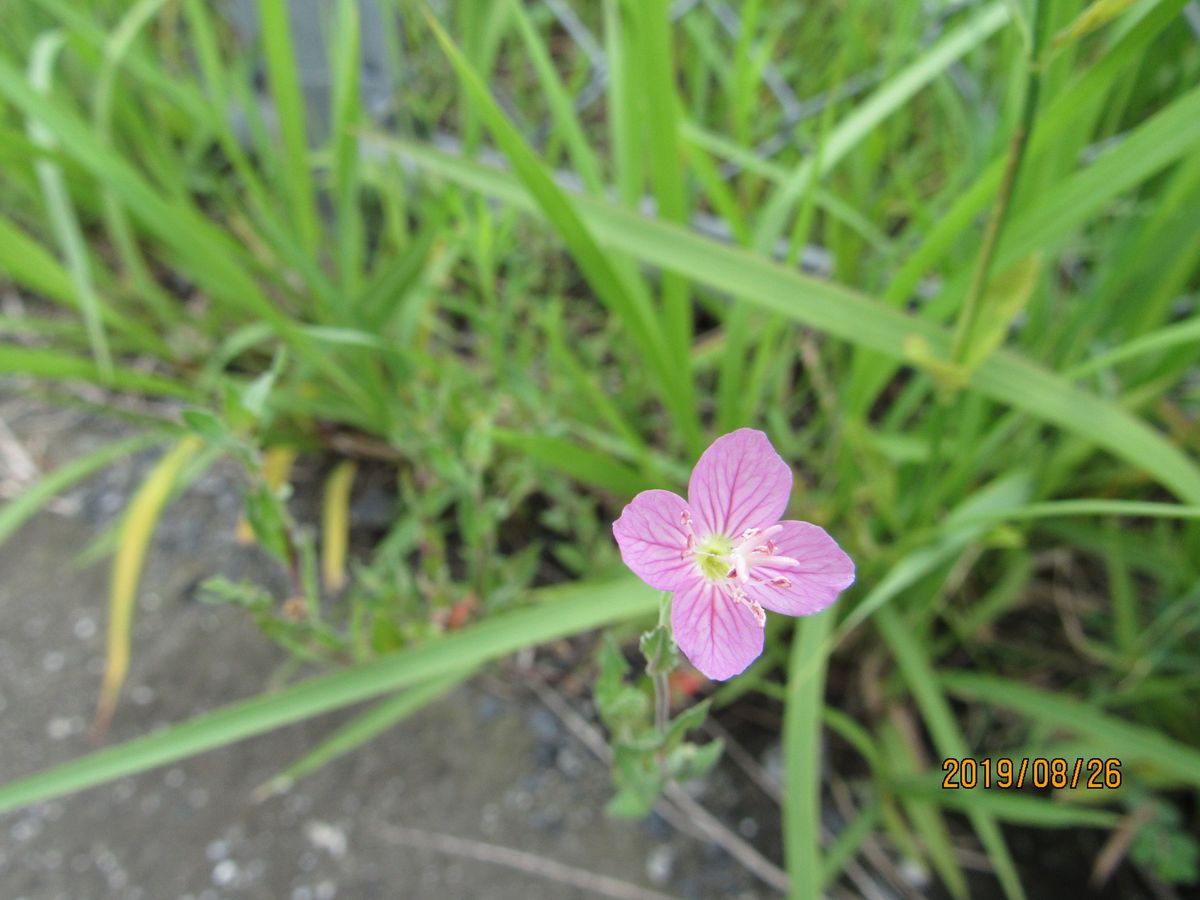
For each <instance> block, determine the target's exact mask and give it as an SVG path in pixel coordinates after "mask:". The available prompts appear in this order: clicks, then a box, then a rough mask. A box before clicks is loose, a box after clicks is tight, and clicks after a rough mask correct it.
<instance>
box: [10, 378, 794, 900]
mask: <svg viewBox="0 0 1200 900" xmlns="http://www.w3.org/2000/svg"><path fill="white" fill-rule="evenodd" d="M0 420H3V421H4V422H5V423H7V429H9V431H8V435H7V439H10V440H15V441H16V442H17V444H19V447H20V450H21V451H22V452H25V453H27V454H28V456H29V458H30V459H32V460H33V461H34V462H36V463H37V464H38V465H39V466H43V467H45V468H51V467H53V466H54V465H57V464H60V463H62V462H63V461H65V460H67V459H70V458H73V457H75V456H77V455H79V454H81V453H83V452H86V450H87V449H89V448H91V447H95V446H99V445H100V444H102V443H106V442H107V441H109V440H111V439H112V438H113V437H114V436H116V435H118V434H120V427H119V426H114V425H112V424H111V423H108V422H104V421H102V420H97V419H96V418H95V417H92V416H88V415H85V414H80V413H63V412H53V411H50V410H47V409H44V408H40V407H37V406H35V405H30V404H28V403H25V402H24V401H22V400H21V399H20V398H19V397H13V396H12V395H11V394H10V395H9V396H8V397H7V398H0ZM10 449H11V447H10ZM153 458H154V455H153V453H150V454H148V455H141V456H138V457H136V458H131V459H129V460H125V461H122V463H121V464H119V465H117V466H115V467H113V468H112V469H110V470H108V471H106V472H105V473H103V474H101V475H98V476H97V477H95V478H93V479H91V480H90V481H89V482H88V483H87V484H85V485H83V486H81V487H79V488H77V489H75V490H73V491H71V492H69V493H68V495H67V497H66V499H65V501H62V502H61V503H60V504H59V509H58V511H57V512H45V513H42V514H40V515H39V516H37V517H36V518H34V519H33V520H32V521H30V522H29V523H28V524H27V525H26V526H25V527H23V528H22V529H21V531H20V532H19V533H18V534H16V535H14V536H13V538H12V539H10V541H9V542H8V543H7V544H5V545H4V546H3V547H0V782H6V781H9V780H11V779H14V778H18V777H20V776H23V775H27V774H30V773H32V772H35V771H37V770H39V769H41V768H44V767H46V766H48V765H52V764H54V763H58V762H62V761H65V760H68V759H71V758H73V757H76V756H78V755H80V754H83V753H86V752H87V751H88V750H89V749H91V745H90V744H89V742H88V738H87V735H86V731H87V726H88V724H89V722H90V719H91V716H92V713H93V711H94V706H95V701H96V693H97V688H98V684H99V677H100V673H101V672H102V669H103V646H104V619H105V612H104V610H105V604H106V597H107V581H108V569H107V565H106V564H105V563H100V564H96V565H90V566H86V567H82V568H81V567H79V566H77V565H76V564H75V562H74V560H75V559H76V557H77V555H78V554H79V553H80V551H81V550H82V549H83V548H84V547H86V546H87V545H88V544H89V543H90V542H91V541H92V540H93V539H94V538H95V537H96V536H97V535H98V534H100V533H101V531H102V528H103V526H104V525H105V524H106V523H108V522H111V521H112V520H113V517H114V516H115V515H116V514H117V513H118V512H119V510H120V508H121V506H122V504H123V502H124V500H125V499H126V498H127V497H128V496H129V494H130V492H131V491H132V490H133V489H134V488H135V487H136V485H137V483H138V478H139V477H140V475H142V474H144V472H145V471H146V466H147V465H148V464H149V463H150V462H151V461H152V460H153ZM12 463H13V460H12V459H11V458H9V465H10V472H9V473H8V474H9V475H10V476H11V475H13V474H14V473H13V472H12V471H11V466H12ZM0 465H4V462H3V460H0ZM229 474H230V473H228V472H227V471H226V472H223V471H222V470H221V469H220V468H218V469H217V470H216V471H215V472H214V473H213V474H210V475H206V476H204V477H202V478H201V479H200V481H199V482H197V484H196V485H195V487H194V488H192V489H191V490H190V491H189V492H188V493H187V494H186V495H185V496H184V497H182V498H181V499H180V500H179V501H178V502H177V503H175V504H174V505H173V506H172V507H171V508H170V509H169V511H168V513H167V515H166V516H165V519H164V522H163V524H162V527H161V529H160V532H159V533H158V536H157V538H156V540H155V543H154V546H153V550H152V553H151V556H150V559H149V562H148V565H147V568H146V572H145V575H144V578H143V582H142V588H141V591H140V597H139V605H138V610H137V614H136V625H135V633H134V647H133V660H132V667H131V671H130V674H129V678H128V681H127V682H126V686H125V689H124V692H123V696H122V702H121V705H120V708H119V709H118V712H117V715H116V718H115V720H114V722H113V725H112V728H111V730H110V732H109V734H108V737H107V741H108V742H117V741H120V740H123V739H126V738H130V737H133V736H136V735H139V734H144V733H146V732H148V731H151V730H153V729H155V728H159V727H162V726H163V725H165V724H167V723H172V722H178V721H181V720H183V719H185V718H188V717H189V716H192V715H195V714H197V713H200V712H202V711H205V710H209V709H213V708H215V707H218V706H221V705H224V704H226V703H229V702H232V701H234V700H237V699H240V698H243V697H246V696H248V695H250V694H253V693H255V692H257V691H259V690H261V689H262V688H263V687H264V686H266V685H268V684H270V683H272V680H273V679H276V680H278V679H280V678H282V677H283V676H284V674H285V672H286V671H289V670H286V669H285V668H284V667H285V664H286V662H287V660H286V656H285V654H284V653H283V652H282V651H281V650H279V649H278V648H276V647H275V646H274V645H273V644H271V643H270V642H269V641H267V640H266V639H265V638H263V637H262V636H261V635H260V634H259V632H258V631H257V629H256V628H255V627H254V626H253V624H252V623H251V622H250V621H249V620H248V619H247V618H246V617H245V615H244V614H243V613H242V612H241V611H239V610H236V609H231V608H215V607H210V606H207V605H205V604H202V603H200V602H197V601H196V600H194V599H193V598H192V594H193V592H194V587H195V585H196V583H197V581H198V580H199V579H201V578H203V577H207V576H209V575H213V574H217V573H223V574H225V575H227V576H229V577H233V578H239V577H251V576H256V577H262V578H268V579H269V578H271V577H275V576H274V575H273V574H272V573H271V572H270V571H269V568H268V566H267V564H266V563H264V561H263V558H262V557H261V556H260V555H259V554H258V552H257V551H256V550H255V549H253V548H246V547H242V546H239V545H237V544H236V543H235V541H234V539H233V534H234V523H235V522H236V519H237V500H236V494H235V492H234V490H233V489H232V486H231V483H230V482H229V480H228V476H229ZM345 718H346V713H338V714H334V715H331V716H325V717H322V718H320V719H317V720H313V721H310V722H307V723H303V724H301V725H296V726H292V727H289V728H286V729H282V730H279V731H275V732H272V733H269V734H266V735H263V736H261V737H258V738H256V739H252V740H249V741H245V742H243V743H240V744H236V745H233V746H230V747H227V748H223V749H220V750H216V751H212V752H209V753H205V754H203V755H201V756H199V757H196V758H193V759H190V760H188V761H185V762H182V763H180V764H178V765H174V766H170V767H167V768H165V769H159V770H155V771H151V772H147V773H145V774H143V775H141V776H138V777H133V778H126V779H123V780H121V781H119V782H116V783H114V784H110V785H107V786H103V787H99V788H95V789H92V790H88V791H85V792H83V793H80V794H77V795H74V796H69V797H66V798H62V799H58V800H53V801H49V802H45V803H41V804H38V805H37V806H34V807H32V808H29V809H25V810H22V811H19V812H15V813H10V814H8V815H5V816H0V833H2V834H3V839H0V898H3V900H19V898H28V900H35V898H36V900H43V898H45V900H51V898H71V900H75V898H128V900H139V898H140V900H160V898H179V900H184V898H190V900H218V898H247V900H249V898H262V900H281V898H282V900H288V898H291V900H331V898H335V897H339V898H355V900H357V898H373V897H378V898H413V900H422V898H438V900H447V898H460V897H461V898H481V897H482V898H494V900H507V898H512V900H536V898H555V900H559V898H573V897H593V896H601V895H603V894H600V893H597V891H596V889H595V888H596V886H595V885H594V884H593V886H592V887H588V886H587V884H586V883H585V882H586V879H585V875H584V874H583V873H592V874H594V875H600V876H608V877H610V878H612V879H618V880H619V881H620V882H622V883H624V887H622V886H621V885H612V884H609V885H607V889H609V890H610V891H622V890H624V891H627V893H626V896H629V897H651V896H661V895H663V894H665V895H668V896H679V897H698V898H699V897H735V898H741V897H745V898H753V897H760V896H773V894H772V893H771V892H770V891H769V890H768V889H766V888H764V887H762V886H761V884H760V883H758V882H756V881H755V880H754V879H753V878H752V877H751V876H749V875H748V874H747V873H746V872H745V871H744V870H742V869H741V868H740V867H739V866H738V865H736V864H734V863H733V862H732V861H731V860H730V858H729V857H728V856H727V855H725V853H724V852H722V851H720V850H718V849H716V848H714V847H711V846H706V845H704V844H703V843H702V842H700V841H698V840H696V839H694V838H692V837H689V836H686V835H682V834H680V833H678V832H676V831H675V830H674V829H673V828H671V827H670V826H669V825H667V824H666V823H665V822H663V821H662V820H661V819H658V818H657V817H651V819H650V820H648V821H647V822H643V823H630V822H621V821H612V820H609V819H607V818H606V817H605V816H604V815H603V812H602V807H603V804H604V802H605V801H606V800H607V799H608V797H609V796H610V786H609V778H608V773H607V771H606V769H605V767H604V765H603V764H601V763H600V762H598V761H597V760H596V759H595V757H593V756H592V755H590V754H589V752H588V751H587V749H586V748H585V747H584V746H582V744H580V743H579V742H578V741H577V740H576V739H575V738H574V737H573V736H571V735H570V734H569V733H567V731H566V730H565V729H564V728H563V727H562V725H561V723H560V721H559V720H558V719H557V717H556V716H554V715H553V714H552V713H551V712H550V711H549V710H548V709H547V708H546V707H545V706H543V705H542V704H541V703H540V702H539V701H538V700H537V698H536V697H534V696H533V695H532V694H531V693H529V692H528V691H527V690H524V689H523V688H522V687H521V686H520V685H513V684H512V683H511V682H506V681H504V680H502V679H501V678H497V677H495V676H493V677H491V678H486V679H483V680H480V681H477V682H476V683H474V684H471V685H468V686H466V687H464V688H462V689H460V690H458V691H456V692H454V693H452V694H451V695H449V696H447V697H446V698H443V699H442V700H441V701H440V702H438V703H437V704H435V705H434V706H432V707H430V708H427V709H426V710H424V711H423V712H421V713H420V714H418V715H416V716H415V717H413V718H412V719H410V720H408V721H407V722H405V723H403V724H401V725H400V726H398V727H397V728H395V729H393V730H392V731H390V732H388V733H387V734H385V735H383V736H381V737H379V738H377V739H376V740H375V741H373V742H372V743H370V744H369V745H367V746H366V747H364V748H361V749H359V750H358V751H355V752H353V753H351V754H349V755H348V756H345V757H342V758H341V759H339V760H337V761H335V762H334V763H332V764H330V765H328V766H327V767H326V768H324V769H322V770H321V771H319V772H317V773H316V774H314V775H311V776H309V777H308V778H307V779H304V780H302V781H301V782H300V783H299V784H298V785H297V786H296V787H294V788H293V789H292V791H291V792H290V793H288V794H285V795H281V796H276V797H274V798H271V799H268V800H266V801H264V802H261V803H257V802H254V801H253V800H252V799H251V796H250V795H251V793H252V791H253V790H254V788H256V787H257V786H259V785H260V784H262V783H263V782H265V781H267V780H268V779H269V778H271V777H272V776H273V775H275V774H277V773H278V772H279V770H280V769H281V768H282V767H284V766H285V765H287V764H288V763H289V762H291V761H293V760H294V759H296V758H297V757H298V756H300V755H301V754H302V753H303V752H304V751H305V750H306V749H307V748H309V747H311V746H313V745H314V744H315V743H316V742H317V741H319V740H320V739H321V738H322V737H323V736H325V735H327V734H328V733H330V731H331V730H332V729H334V728H336V727H337V725H338V724H339V723H340V722H342V721H344V720H345ZM706 790H707V792H708V793H707V794H706V798H705V802H706V804H710V801H711V804H710V808H712V809H713V810H714V811H718V812H719V811H720V810H721V806H722V803H721V799H720V798H721V796H722V792H724V795H725V796H726V797H728V796H729V794H730V792H731V791H732V792H734V793H735V794H736V792H737V789H736V788H734V787H733V786H732V785H731V783H730V781H729V778H728V776H722V775H720V774H718V776H717V777H716V778H715V779H714V780H713V783H712V784H711V785H710V786H708V788H707V789H706ZM734 805H735V806H737V805H742V804H741V801H737V800H735V804H734ZM731 815H732V816H733V818H732V819H731V818H730V817H731ZM763 815H764V817H765V816H767V815H771V816H774V815H776V813H775V812H774V810H773V809H767V810H766V811H765V812H764V814H763ZM723 818H725V819H726V820H727V821H726V824H727V825H729V827H730V828H731V829H734V830H737V831H738V832H740V833H741V834H742V835H743V836H745V837H747V838H753V837H754V836H755V835H756V833H757V832H758V831H759V829H760V821H759V818H761V817H756V816H755V815H747V814H746V813H745V811H744V810H742V811H738V810H735V809H733V807H731V806H730V805H728V804H726V805H725V810H724V813H723ZM764 824H765V823H764ZM771 827H773V825H772V826H771ZM413 828H418V829H420V832H419V833H415V832H413V831H412V830H411V829H413ZM430 833H434V834H438V835H449V836H453V837H457V838H460V839H468V840H470V841H476V842H484V843H486V844H488V845H493V846H494V847H501V848H508V849H512V850H519V851H523V852H524V853H526V854H532V857H531V858H525V857H522V858H521V860H520V862H521V865H523V866H525V868H524V869H522V868H514V867H512V866H506V865H500V864H497V863H495V862H491V861H488V859H487V857H489V856H490V855H492V853H493V852H494V851H493V850H489V849H488V848H486V847H485V848H483V849H481V848H480V846H479V845H477V844H469V845H462V844H461V843H460V844H450V845H448V846H447V845H445V842H444V841H443V842H442V844H443V845H442V846H440V847H438V848H437V849H434V848H431V847H429V846H417V844H420V843H422V842H423V843H425V844H428V843H429V842H430V840H432V839H430V838H429V837H428V835H429V834H430ZM775 849H777V848H772V851H774V850H775ZM539 860H540V861H547V860H548V861H551V862H552V863H558V864H562V865H565V866H569V867H575V868H576V869H578V870H580V871H574V870H572V871H571V872H567V873H566V874H565V876H564V877H566V878H568V881H573V883H567V882H564V881H561V880H558V881H556V880H553V879H552V878H551V877H548V876H547V875H546V874H538V873H535V872H533V871H528V868H529V866H530V865H531V864H534V867H535V868H536V863H537V862H538V861H539ZM556 871H557V870H556ZM558 874H560V875H562V874H563V873H562V872H559V873H558ZM609 895H610V896H613V895H614V894H612V893H610V894H609Z"/></svg>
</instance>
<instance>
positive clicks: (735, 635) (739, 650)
mask: <svg viewBox="0 0 1200 900" xmlns="http://www.w3.org/2000/svg"><path fill="white" fill-rule="evenodd" d="M671 628H672V630H673V631H674V632H675V643H677V644H678V645H679V649H680V650H682V651H683V655H684V656H686V657H687V658H688V659H689V660H690V661H691V663H692V665H694V666H695V667H696V668H697V669H699V670H700V671H701V672H703V673H704V674H705V675H707V676H708V677H709V678H711V679H713V680H714V681H724V680H725V679H726V678H732V677H733V676H734V675H737V674H738V673H739V672H742V671H744V670H745V669H746V667H747V666H748V665H750V663H752V662H754V660H756V659H757V658H758V655H759V654H760V653H762V648H763V628H762V626H761V625H759V624H758V622H757V621H756V620H755V618H754V613H752V612H750V610H749V609H747V608H746V607H745V606H744V605H743V604H741V603H737V602H735V601H734V600H733V598H732V597H729V596H727V595H726V594H725V593H724V592H723V591H722V590H721V589H720V588H719V587H717V585H715V584H713V583H712V582H710V581H704V580H703V579H698V580H696V581H694V582H692V583H690V584H688V585H687V586H686V587H684V588H682V589H681V590H679V591H676V592H675V596H674V598H673V599H672V600H671Z"/></svg>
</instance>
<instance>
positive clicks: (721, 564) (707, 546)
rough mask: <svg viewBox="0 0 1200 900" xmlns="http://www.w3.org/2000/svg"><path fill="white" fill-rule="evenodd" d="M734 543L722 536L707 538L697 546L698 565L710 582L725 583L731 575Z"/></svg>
mask: <svg viewBox="0 0 1200 900" xmlns="http://www.w3.org/2000/svg"><path fill="white" fill-rule="evenodd" d="M731 552H733V541H731V540H730V539H729V538H727V537H725V536H724V535H722V534H714V535H710V536H709V537H706V538H705V539H704V540H703V541H701V542H700V543H699V544H697V545H696V565H697V566H699V567H700V574H701V575H703V576H704V577H705V578H707V579H708V580H709V581H724V580H725V577H726V576H727V575H728V574H729V565H730V563H729V558H728V557H729V554H730V553H731Z"/></svg>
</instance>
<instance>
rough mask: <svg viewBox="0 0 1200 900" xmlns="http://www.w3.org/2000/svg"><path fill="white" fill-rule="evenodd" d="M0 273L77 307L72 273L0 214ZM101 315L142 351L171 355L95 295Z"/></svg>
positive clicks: (150, 334)
mask: <svg viewBox="0 0 1200 900" xmlns="http://www.w3.org/2000/svg"><path fill="white" fill-rule="evenodd" d="M0 272H3V273H4V274H5V276H6V277H8V278H10V279H11V280H12V281H13V283H14V284H17V285H20V286H21V287H23V288H25V289H27V290H30V291H33V292H35V293H37V294H39V295H41V296H42V297H44V298H45V299H47V300H50V301H52V302H54V303H58V304H61V305H63V306H66V307H69V308H71V309H74V310H79V308H80V307H79V297H78V295H77V294H76V293H75V285H74V284H73V283H72V281H71V276H70V275H69V274H68V273H67V271H66V270H65V269H63V267H62V265H61V264H60V263H59V262H58V260H56V259H55V258H54V257H53V256H51V255H50V254H49V253H48V252H47V251H46V250H45V248H44V247H42V245H41V244H40V243H38V242H37V241H35V240H34V239H33V238H31V237H30V236H29V235H28V234H26V233H25V232H24V231H23V230H22V229H21V228H19V227H18V226H17V225H15V224H14V223H12V222H10V221H9V220H8V219H6V218H4V217H3V216H0ZM97 302H98V303H99V309H100V318H101V319H102V321H103V322H104V323H105V324H106V325H108V326H109V327H110V328H112V330H113V331H114V332H118V333H121V334H124V335H128V336H129V337H130V339H132V340H134V341H136V343H137V345H138V347H140V348H141V349H142V350H143V351H144V352H147V353H154V354H155V355H157V356H161V357H166V356H170V355H171V354H170V350H169V348H168V347H167V346H166V344H165V343H163V340H162V338H161V337H159V336H158V335H157V334H155V332H154V331H152V330H151V329H149V328H147V327H146V326H145V325H142V324H141V323H140V322H138V321H137V320H135V319H131V318H128V317H127V316H124V315H122V314H121V313H119V312H117V311H116V310H114V309H113V308H112V306H111V305H109V304H108V303H107V302H106V301H105V300H104V299H103V298H101V297H98V298H97Z"/></svg>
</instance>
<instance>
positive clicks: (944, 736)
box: [874, 606, 1025, 898]
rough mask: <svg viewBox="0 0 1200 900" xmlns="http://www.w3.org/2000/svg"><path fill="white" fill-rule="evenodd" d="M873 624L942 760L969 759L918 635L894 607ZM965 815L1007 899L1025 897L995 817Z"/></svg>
mask: <svg viewBox="0 0 1200 900" xmlns="http://www.w3.org/2000/svg"><path fill="white" fill-rule="evenodd" d="M874 621H875V626H876V628H878V629H879V633H880V635H882V637H883V639H884V641H885V642H886V643H887V645H888V649H890V650H891V652H892V655H893V657H894V658H895V660H896V665H897V667H898V668H899V669H900V674H901V675H902V676H903V677H904V680H905V682H907V684H908V687H909V689H910V690H911V691H912V693H913V697H914V698H915V699H916V701H917V706H918V708H919V709H920V710H921V717H922V718H923V719H924V720H925V725H926V727H928V729H929V733H930V735H931V736H932V737H933V743H934V746H936V747H937V751H938V753H939V754H941V755H942V756H943V757H950V756H953V757H957V758H962V757H964V756H968V755H969V753H970V751H969V748H968V747H967V742H966V739H965V738H964V737H963V736H962V732H961V731H959V728H958V723H957V722H956V720H955V717H954V712H953V710H952V709H951V708H950V704H949V702H948V701H947V700H946V695H945V694H943V693H942V690H941V688H940V686H939V685H938V682H937V678H936V675H935V674H934V671H933V668H932V666H931V665H930V660H929V658H928V657H927V656H926V654H925V651H924V649H923V648H922V647H921V645H920V643H919V642H918V640H917V638H916V636H915V635H914V634H913V633H912V632H911V631H910V630H909V629H908V628H907V627H906V626H905V624H904V622H903V620H902V619H901V617H900V614H899V613H898V612H897V611H896V610H895V609H893V608H892V607H891V606H883V607H881V608H880V609H879V610H878V611H877V612H876V613H875V619H874ZM964 813H965V814H966V816H967V818H968V819H969V820H970V822H971V825H972V826H973V827H974V829H975V833H976V834H977V835H978V836H979V841H980V843H981V844H983V848H984V850H985V851H986V852H987V855H988V859H990V860H991V863H992V868H993V869H994V870H995V872H996V877H997V879H999V881H1000V885H1001V887H1002V888H1003V889H1004V894H1005V896H1006V897H1009V898H1020V897H1024V896H1025V891H1024V889H1023V888H1022V887H1021V879H1020V876H1019V875H1018V874H1017V868H1016V865H1015V864H1014V863H1013V859H1012V856H1011V854H1010V853H1009V852H1008V846H1007V845H1006V844H1005V841H1004V835H1003V833H1002V832H1001V831H1000V827H999V826H998V825H997V824H996V820H995V818H994V817H993V816H992V815H991V814H990V813H988V812H986V811H985V810H984V809H983V807H981V806H969V807H968V808H967V809H965V810H964Z"/></svg>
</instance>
